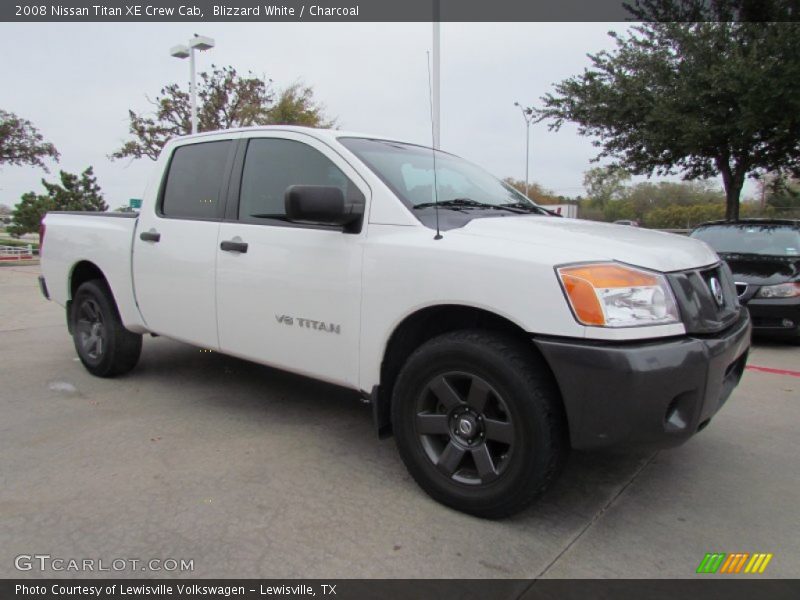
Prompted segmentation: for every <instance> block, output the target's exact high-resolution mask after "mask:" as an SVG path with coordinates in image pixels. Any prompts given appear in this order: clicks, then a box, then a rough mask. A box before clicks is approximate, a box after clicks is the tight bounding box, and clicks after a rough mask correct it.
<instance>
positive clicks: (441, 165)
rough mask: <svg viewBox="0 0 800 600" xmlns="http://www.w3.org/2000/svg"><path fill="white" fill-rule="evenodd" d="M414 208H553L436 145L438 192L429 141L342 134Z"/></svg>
mask: <svg viewBox="0 0 800 600" xmlns="http://www.w3.org/2000/svg"><path fill="white" fill-rule="evenodd" d="M339 141H340V142H341V143H342V144H343V145H344V146H345V147H347V148H348V149H349V150H350V151H351V152H353V154H355V155H356V156H358V158H360V159H361V160H362V161H363V162H364V163H365V164H366V165H367V166H368V167H369V168H370V169H371V170H372V171H373V172H374V173H375V174H376V175H377V176H378V177H380V178H381V179H382V180H383V182H384V183H386V185H388V186H389V187H390V188H391V189H392V191H393V192H394V193H395V194H397V195H398V196H399V197H400V199H401V200H402V201H403V202H405V203H406V205H407V206H409V207H410V208H415V209H425V208H432V207H433V206H434V202H435V201H438V203H439V206H440V208H442V207H444V208H449V209H452V210H462V211H472V210H491V211H494V210H506V211H511V212H525V213H535V214H547V213H546V212H545V211H544V210H543V209H541V208H539V207H538V206H537V205H536V204H534V203H533V202H531V201H530V200H528V199H527V198H526V197H525V196H524V195H523V194H521V193H519V192H518V191H517V190H515V189H514V188H512V187H511V186H509V185H506V184H505V183H503V182H502V181H500V180H498V179H497V178H495V177H493V176H492V175H490V174H489V173H487V172H486V171H484V170H483V169H481V168H480V167H477V166H475V165H473V164H472V163H469V162H467V161H466V160H464V159H462V158H458V157H457V156H453V155H452V154H447V153H445V152H441V151H436V179H435V181H436V188H437V189H438V191H439V196H438V198H436V197H435V196H434V193H433V186H434V172H433V151H432V150H431V149H430V148H425V147H423V146H415V145H413V144H403V143H400V142H390V141H385V140H371V139H366V138H348V137H342V138H339Z"/></svg>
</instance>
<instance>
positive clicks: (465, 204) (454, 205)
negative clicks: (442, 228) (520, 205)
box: [414, 198, 527, 213]
mask: <svg viewBox="0 0 800 600" xmlns="http://www.w3.org/2000/svg"><path fill="white" fill-rule="evenodd" d="M434 206H439V207H441V208H450V209H453V210H458V209H464V208H478V209H481V208H483V209H490V210H506V211H509V212H514V213H520V212H527V211H521V210H519V209H517V208H515V207H513V206H505V205H502V204H489V203H488V202H478V201H477V200H473V199H472V198H453V199H452V200H442V201H441V202H423V203H422V204H417V205H415V206H414V209H415V210H416V209H418V208H431V207H434Z"/></svg>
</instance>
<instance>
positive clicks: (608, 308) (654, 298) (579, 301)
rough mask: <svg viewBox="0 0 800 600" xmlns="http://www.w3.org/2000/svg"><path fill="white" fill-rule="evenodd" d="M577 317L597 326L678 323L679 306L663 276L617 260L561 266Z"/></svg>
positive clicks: (583, 322)
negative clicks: (618, 262) (616, 261)
mask: <svg viewBox="0 0 800 600" xmlns="http://www.w3.org/2000/svg"><path fill="white" fill-rule="evenodd" d="M557 271H558V276H559V278H560V279H561V284H562V286H563V287H564V291H565V292H566V295H567V298H568V299H569V303H570V306H571V307H572V312H573V313H575V318H577V319H578V321H579V322H580V323H582V324H584V325H591V326H595V327H636V326H642V325H666V324H669V323H678V322H679V321H680V317H679V315H678V306H677V304H676V303H675V297H674V296H673V295H672V290H671V289H670V287H669V284H667V280H666V278H665V277H664V276H663V275H659V274H658V273H651V272H650V271H642V270H640V269H634V268H633V267H628V266H625V265H620V264H616V263H595V264H587V265H574V266H567V267H559V268H558V269H557Z"/></svg>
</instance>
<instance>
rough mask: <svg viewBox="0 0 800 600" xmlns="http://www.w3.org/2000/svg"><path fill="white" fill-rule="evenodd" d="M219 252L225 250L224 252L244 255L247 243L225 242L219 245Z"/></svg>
mask: <svg viewBox="0 0 800 600" xmlns="http://www.w3.org/2000/svg"><path fill="white" fill-rule="evenodd" d="M219 248H220V250H225V252H241V253H242V254H244V253H245V252H247V242H233V241H231V240H226V241H224V242H222V243H221V244H220V245H219Z"/></svg>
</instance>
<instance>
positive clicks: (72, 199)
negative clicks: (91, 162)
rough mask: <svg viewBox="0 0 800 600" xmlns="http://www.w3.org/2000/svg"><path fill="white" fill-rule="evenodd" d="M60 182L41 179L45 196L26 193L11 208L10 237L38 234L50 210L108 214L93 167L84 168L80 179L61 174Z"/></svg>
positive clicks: (62, 172) (70, 174)
mask: <svg viewBox="0 0 800 600" xmlns="http://www.w3.org/2000/svg"><path fill="white" fill-rule="evenodd" d="M59 179H60V182H59V183H50V182H48V181H46V180H44V179H42V185H43V186H44V188H45V193H44V194H37V193H36V192H28V193H26V194H23V195H22V198H21V199H20V202H19V203H18V204H17V205H16V206H15V207H14V212H13V213H12V217H13V222H12V224H11V225H10V226H9V227H8V232H9V233H10V234H11V235H14V236H20V235H22V234H24V233H31V232H35V231H38V230H39V224H40V223H41V222H42V218H44V215H45V214H46V213H47V212H48V211H51V210H81V211H84V210H85V211H105V210H108V205H107V204H106V203H105V201H104V200H103V193H102V191H101V190H100V186H99V185H97V178H96V177H95V175H94V170H93V169H92V167H89V168H87V169H86V170H85V171H84V172H83V173H81V174H80V176H79V175H74V174H72V173H67V172H66V171H60V172H59Z"/></svg>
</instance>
